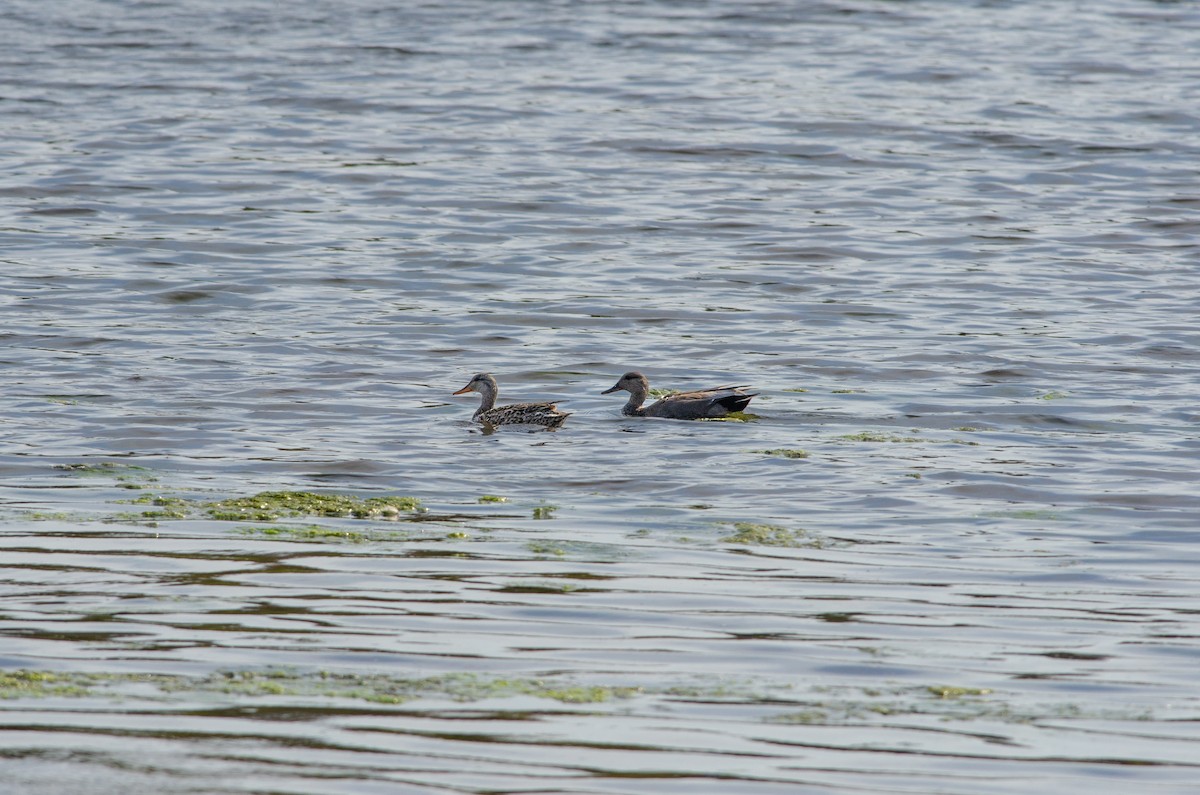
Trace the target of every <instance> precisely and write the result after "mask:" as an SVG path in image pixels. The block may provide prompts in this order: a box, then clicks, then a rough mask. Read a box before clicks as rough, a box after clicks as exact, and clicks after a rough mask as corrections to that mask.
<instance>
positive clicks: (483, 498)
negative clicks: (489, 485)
mask: <svg viewBox="0 0 1200 795" xmlns="http://www.w3.org/2000/svg"><path fill="white" fill-rule="evenodd" d="M476 502H478V503H480V504H481V505H487V504H489V503H497V502H508V497H499V496H497V495H495V494H483V495H480V497H479V499H478V500H476Z"/></svg>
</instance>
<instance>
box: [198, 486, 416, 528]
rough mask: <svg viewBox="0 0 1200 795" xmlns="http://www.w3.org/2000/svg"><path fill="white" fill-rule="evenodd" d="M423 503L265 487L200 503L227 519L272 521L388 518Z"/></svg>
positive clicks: (212, 514)
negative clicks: (306, 518) (278, 489)
mask: <svg viewBox="0 0 1200 795" xmlns="http://www.w3.org/2000/svg"><path fill="white" fill-rule="evenodd" d="M420 505H421V503H420V500H418V499H416V498H415V497H366V498H363V497H355V496H353V495H348V494H317V493H314V492H311V491H264V492H261V493H259V494H255V495H253V496H250V497H233V498H230V499H226V500H218V501H217V502H211V503H201V504H200V506H201V509H202V510H203V511H204V512H205V513H207V514H208V516H209V517H210V518H212V519H217V520H220V521H226V522H271V521H274V520H276V519H282V518H296V517H301V516H326V517H345V518H352V519H388V518H395V517H397V516H399V515H400V513H402V512H411V511H416V510H417V509H418V508H420Z"/></svg>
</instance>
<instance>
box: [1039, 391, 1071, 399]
mask: <svg viewBox="0 0 1200 795" xmlns="http://www.w3.org/2000/svg"><path fill="white" fill-rule="evenodd" d="M1070 394H1071V393H1069V392H1047V393H1046V394H1044V395H1039V396H1038V400H1062V399H1063V398H1065V397H1070Z"/></svg>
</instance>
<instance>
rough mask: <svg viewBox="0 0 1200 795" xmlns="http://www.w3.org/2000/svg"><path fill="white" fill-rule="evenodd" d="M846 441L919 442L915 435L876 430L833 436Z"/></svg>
mask: <svg viewBox="0 0 1200 795" xmlns="http://www.w3.org/2000/svg"><path fill="white" fill-rule="evenodd" d="M835 438H837V439H841V440H843V441H847V442H888V443H891V444H911V443H913V442H921V441H924V439H920V438H918V437H916V436H894V435H891V434H886V433H879V432H878V431H860V432H859V433H847V434H843V435H841V436H838V437H835Z"/></svg>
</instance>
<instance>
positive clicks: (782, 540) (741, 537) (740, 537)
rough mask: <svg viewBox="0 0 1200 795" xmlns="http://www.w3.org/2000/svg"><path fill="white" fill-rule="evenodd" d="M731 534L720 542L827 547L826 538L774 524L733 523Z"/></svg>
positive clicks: (827, 541)
mask: <svg viewBox="0 0 1200 795" xmlns="http://www.w3.org/2000/svg"><path fill="white" fill-rule="evenodd" d="M733 530H734V532H733V534H732V535H727V536H724V537H723V538H722V539H721V540H722V541H724V542H725V543H727V544H746V545H749V546H763V547H809V548H813V549H821V548H823V547H827V546H829V544H830V542H829V540H828V539H826V538H820V537H817V536H813V535H811V534H810V533H809V532H808V531H807V530H789V529H788V528H786V527H780V526H779V525H774V524H757V523H755V522H734V523H733Z"/></svg>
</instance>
